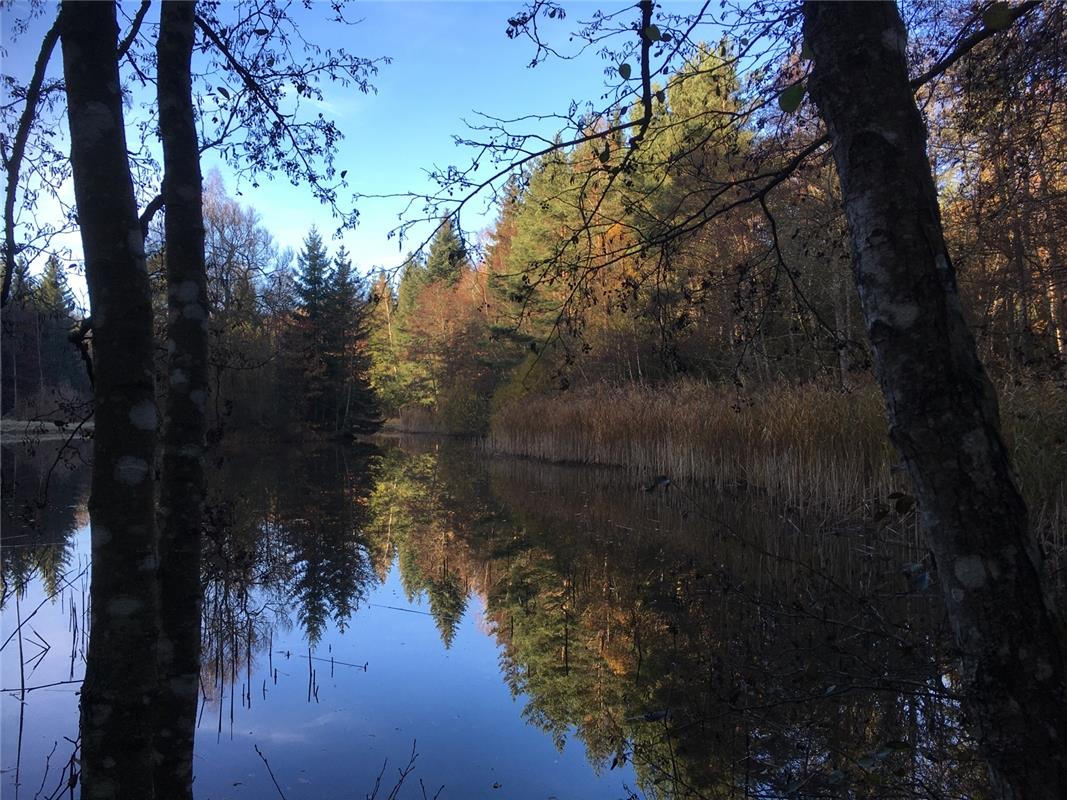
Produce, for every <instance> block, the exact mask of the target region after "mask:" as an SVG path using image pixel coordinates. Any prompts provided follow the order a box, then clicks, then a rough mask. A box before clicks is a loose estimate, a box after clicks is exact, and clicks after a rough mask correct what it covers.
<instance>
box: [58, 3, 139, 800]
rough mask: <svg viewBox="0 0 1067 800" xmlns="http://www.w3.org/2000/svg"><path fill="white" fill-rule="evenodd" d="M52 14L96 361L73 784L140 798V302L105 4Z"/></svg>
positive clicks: (109, 12) (111, 24) (93, 794)
mask: <svg viewBox="0 0 1067 800" xmlns="http://www.w3.org/2000/svg"><path fill="white" fill-rule="evenodd" d="M59 25H60V37H61V41H62V47H63V73H64V78H65V81H66V87H67V114H68V119H69V123H70V140H71V156H70V158H71V166H72V169H73V176H74V195H75V200H76V202H77V208H78V224H79V226H80V228H81V240H82V248H83V251H84V256H85V278H86V283H87V284H88V289H89V302H90V304H91V306H92V315H93V358H94V361H95V364H94V370H95V387H94V392H93V401H94V407H95V414H96V432H95V435H94V438H93V478H92V490H91V495H90V498H89V515H90V525H91V531H92V585H91V587H90V599H91V603H92V613H91V625H92V628H91V636H90V640H89V653H88V657H87V663H86V668H85V682H84V683H83V685H82V695H81V767H82V773H81V780H82V797H84V798H97V797H109V798H112V797H131V798H132V797H137V798H150V797H152V795H153V787H152V763H153V745H152V743H153V738H152V721H153V715H152V714H151V703H152V700H153V696H154V693H155V688H156V666H155V658H154V656H155V652H156V642H157V633H158V627H157V625H158V597H157V593H156V583H155V580H156V540H155V522H154V518H155V504H154V499H155V498H154V481H153V479H152V469H153V459H154V457H155V442H156V405H155V387H154V383H153V378H152V303H151V298H150V294H149V284H148V273H147V271H146V269H145V255H144V242H143V240H142V237H141V227H140V225H139V224H138V221H137V205H136V203H135V201H134V194H133V182H132V180H131V178H130V168H129V162H128V161H127V157H126V135H125V131H124V128H123V115H122V93H121V88H120V86H121V85H120V82H119V69H118V60H117V57H116V48H117V40H118V25H117V23H116V19H115V5H114V3H79V2H69V1H68V2H64V3H63V5H62V9H61V11H60V19H59Z"/></svg>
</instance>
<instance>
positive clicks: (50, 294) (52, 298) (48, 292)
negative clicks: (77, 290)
mask: <svg viewBox="0 0 1067 800" xmlns="http://www.w3.org/2000/svg"><path fill="white" fill-rule="evenodd" d="M34 299H35V302H36V305H37V308H39V309H40V310H41V311H42V312H43V313H44V314H45V315H47V316H48V317H51V318H53V319H66V318H67V317H69V316H70V315H71V314H72V313H73V312H74V306H75V303H74V295H73V294H72V292H71V290H70V286H68V285H67V273H66V271H65V270H64V269H63V265H62V264H61V263H60V261H59V259H58V258H56V257H55V256H49V258H48V261H47V262H46V263H45V265H44V273H43V274H42V275H41V279H40V282H39V283H38V284H37V286H36V287H35V290H34Z"/></svg>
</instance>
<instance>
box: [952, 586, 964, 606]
mask: <svg viewBox="0 0 1067 800" xmlns="http://www.w3.org/2000/svg"><path fill="white" fill-rule="evenodd" d="M966 596H967V595H966V593H965V592H964V591H963V589H960V588H955V589H953V590H952V599H953V600H955V601H956V602H957V603H962V602H963V598H964V597H966Z"/></svg>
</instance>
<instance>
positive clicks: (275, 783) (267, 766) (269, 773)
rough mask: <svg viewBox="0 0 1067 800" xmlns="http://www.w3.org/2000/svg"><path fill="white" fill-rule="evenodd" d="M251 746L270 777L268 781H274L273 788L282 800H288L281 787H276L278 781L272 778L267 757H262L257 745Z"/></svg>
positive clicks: (272, 773) (272, 774)
mask: <svg viewBox="0 0 1067 800" xmlns="http://www.w3.org/2000/svg"><path fill="white" fill-rule="evenodd" d="M252 746H253V747H254V748H256V753H258V754H259V757H260V758H262V759H263V766H265V767H266V768H267V774H268V775H270V779H271V780H272V781H274V788H275V789H277V790H278V794H280V795H281V797H282V800H288V798H287V797H286V796H285V792H283V791H282V787H281V786H279V785H278V779H277V778H275V777H274V770H272V769H271V768H270V762H269V761H267V757H266V756H265V755H263V751H262V750H260V749H259V745H258V744H254V745H252Z"/></svg>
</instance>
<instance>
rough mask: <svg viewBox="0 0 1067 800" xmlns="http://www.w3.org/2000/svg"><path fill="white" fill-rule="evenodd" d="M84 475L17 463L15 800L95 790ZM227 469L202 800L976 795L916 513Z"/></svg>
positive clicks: (631, 480)
mask: <svg viewBox="0 0 1067 800" xmlns="http://www.w3.org/2000/svg"><path fill="white" fill-rule="evenodd" d="M67 456H68V457H67V458H65V459H64V460H62V461H61V462H60V463H59V464H58V465H55V451H54V449H50V448H49V447H48V446H47V445H46V444H43V443H42V445H41V446H39V447H38V448H37V449H36V451H35V452H34V453H32V454H31V453H29V452H28V451H27V450H26V449H25V448H24V449H22V450H20V451H18V452H16V451H14V450H10V449H8V450H5V453H4V492H5V497H4V507H5V510H4V520H3V522H4V525H3V610H2V616H3V632H2V637H0V638H2V639H3V642H4V643H3V650H2V653H0V656H2V665H3V673H2V674H3V677H2V682H3V687H2V688H3V690H4V691H3V696H2V701H3V702H2V752H0V767H2V770H3V773H2V776H0V792H2V794H3V796H4V797H5V798H8V797H12V798H14V797H25V798H35V799H36V798H48V797H52V798H55V797H61V796H62V797H69V796H71V793H70V792H68V782H69V778H70V774H71V771H72V769H76V760H75V761H72V756H73V755H74V754H75V748H76V742H77V727H78V725H77V723H78V712H77V703H78V695H77V692H78V688H79V684H78V681H79V679H80V677H81V675H82V674H83V670H84V657H85V652H86V642H87V637H88V634H89V632H88V631H87V630H86V627H87V620H88V615H87V614H86V603H87V600H88V581H89V567H90V565H89V559H88V553H89V543H88V532H87V515H86V512H85V501H86V494H87V490H88V478H89V470H88V467H87V466H86V465H85V464H84V460H83V458H82V454H81V453H79V452H71V453H68V454H67ZM212 470H213V471H212V476H211V483H212V486H213V487H214V488H213V491H212V496H211V499H210V506H209V514H208V520H209V524H208V536H207V537H206V542H205V557H204V569H203V572H204V575H203V579H204V594H205V600H204V622H203V626H204V633H203V641H204V647H203V663H202V670H201V697H200V709H199V718H198V727H197V733H196V737H197V738H196V749H195V758H194V765H195V788H196V795H197V797H198V798H205V799H207V798H219V799H221V798H261V797H263V798H267V797H284V798H287V800H298V799H299V798H365V797H368V796H371V795H373V794H374V793H375V786H376V782H377V784H378V789H377V796H378V797H381V798H386V797H389V796H391V795H390V792H392V791H393V789H394V788H395V787H396V785H397V784H398V782H400V780H401V774H402V772H403V771H406V773H407V774H406V775H405V776H404V777H403V785H402V786H400V789H399V791H398V792H397V793H396V795H393V796H396V797H399V798H405V797H411V798H421V797H423V796H424V795H425V796H426V797H434V796H435V795H437V796H439V797H441V798H483V797H484V798H541V799H543V798H559V800H564V798H632V797H656V798H659V797H662V798H712V797H714V798H720V797H838V796H840V797H913V796H918V797H981V796H983V794H984V793H985V786H984V777H983V774H984V771H983V769H982V767H981V765H980V764H979V763H978V762H977V761H976V760H975V758H974V756H973V753H972V748H971V747H970V745H969V743H968V741H967V739H966V737H965V736H964V735H963V734H962V733H961V731H960V729H959V720H958V715H957V700H956V698H955V697H954V696H953V684H954V681H953V675H952V668H951V663H952V661H951V655H952V654H951V651H950V648H949V646H948V644H947V640H948V636H947V628H946V624H945V621H944V615H943V612H942V609H941V607H940V604H939V601H938V598H937V596H936V593H935V592H932V591H931V590H930V588H929V583H930V576H929V574H928V564H927V561H926V558H925V553H924V551H923V549H922V548H921V546H920V545H919V544H918V541H917V537H916V534H915V526H914V519H913V514H912V513H911V512H909V511H905V512H902V513H898V512H896V511H892V510H890V511H889V513H886V514H882V515H875V516H879V517H880V518H879V520H878V521H877V522H872V521H871V517H872V515H871V514H870V513H869V512H870V507H869V504H870V503H876V504H877V503H879V502H881V501H880V500H879V499H878V498H871V499H870V501H869V503H868V507H867V508H866V509H865V511H866V512H867V513H859V511H860V510H857V514H856V515H855V517H854V518H849V517H846V518H842V517H841V516H840V515H837V516H835V517H834V518H829V517H828V516H827V515H826V514H825V513H824V512H821V511H820V510H819V509H817V508H805V507H799V508H798V507H789V506H784V505H782V504H780V503H776V502H775V501H774V499H773V498H769V497H766V496H764V495H763V494H761V493H760V491H759V490H758V488H756V487H751V486H747V485H744V484H739V485H738V487H737V489H736V490H735V491H733V492H729V493H727V494H725V495H716V496H709V495H708V494H707V493H706V492H701V491H699V490H698V489H696V488H694V487H685V486H674V485H671V484H667V483H663V482H659V483H657V482H656V481H652V480H649V479H648V476H644V477H642V476H632V475H628V474H627V473H625V472H620V471H611V470H598V469H590V468H578V467H567V466H548V465H542V464H535V463H532V462H528V461H519V460H513V459H499V458H489V457H486V456H485V455H484V454H482V453H481V452H480V451H479V450H478V449H477V448H476V447H475V446H472V445H470V444H464V443H460V442H455V441H450V442H449V441H442V442H438V441H433V440H429V439H424V438H423V439H411V440H394V441H388V440H383V441H381V442H379V443H378V444H377V445H376V446H369V445H367V446H352V447H345V448H329V447H327V448H322V449H317V450H305V451H299V450H286V451H270V452H256V451H255V450H254V449H246V450H245V451H244V452H241V453H231V454H226V455H221V456H219V457H218V458H217V459H216V460H215V461H214V462H213V465H212ZM49 473H50V474H49ZM46 491H47V497H45V492H46ZM888 491H889V489H888V487H887V494H888ZM42 502H43V505H42ZM891 505H892V504H891V503H887V508H891ZM412 758H414V761H413V762H412ZM383 767H384V769H383ZM379 776H380V777H379ZM442 787H443V788H442ZM73 794H74V796H77V789H76V787H75V789H74V791H73Z"/></svg>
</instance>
